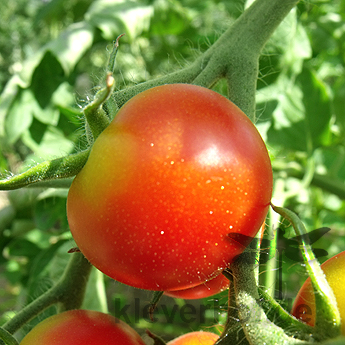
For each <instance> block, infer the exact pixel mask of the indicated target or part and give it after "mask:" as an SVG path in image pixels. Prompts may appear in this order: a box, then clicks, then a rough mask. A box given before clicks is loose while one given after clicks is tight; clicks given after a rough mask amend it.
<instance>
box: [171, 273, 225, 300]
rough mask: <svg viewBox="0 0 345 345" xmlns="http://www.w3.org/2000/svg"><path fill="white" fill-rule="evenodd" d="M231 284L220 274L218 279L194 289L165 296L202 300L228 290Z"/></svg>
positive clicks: (172, 292) (177, 291)
mask: <svg viewBox="0 0 345 345" xmlns="http://www.w3.org/2000/svg"><path fill="white" fill-rule="evenodd" d="M229 284H230V282H229V280H228V279H227V278H226V277H225V276H224V275H223V274H219V275H218V276H217V277H216V278H213V279H211V280H209V281H207V282H204V283H202V284H200V285H197V286H194V287H192V288H189V289H185V290H175V291H165V292H164V294H165V295H167V296H170V297H174V298H183V299H200V298H206V297H210V296H213V295H215V294H217V293H220V292H222V291H224V290H226V289H228V288H229Z"/></svg>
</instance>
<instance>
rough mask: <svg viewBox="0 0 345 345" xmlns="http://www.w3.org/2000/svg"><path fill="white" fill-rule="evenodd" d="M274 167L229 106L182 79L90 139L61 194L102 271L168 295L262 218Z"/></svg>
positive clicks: (131, 104)
mask: <svg viewBox="0 0 345 345" xmlns="http://www.w3.org/2000/svg"><path fill="white" fill-rule="evenodd" d="M272 184H273V177H272V168H271V162H270V159H269V155H268V152H267V149H266V146H265V143H264V142H263V140H262V138H261V136H260V134H259V132H258V131H257V129H256V127H255V126H254V125H253V123H252V122H251V121H250V120H249V118H248V117H247V116H246V115H245V114H244V113H243V112H242V111H241V110H240V109H239V108H238V107H236V105H234V104H233V103H232V102H230V101H229V100H228V99H227V98H225V97H224V96H222V95H220V94H218V93H217V92H215V91H212V90H209V89H206V88H203V87H200V86H196V85H189V84H170V85H162V86H157V87H154V88H151V89H149V90H146V91H144V92H142V93H140V94H138V95H136V96H135V97H133V98H132V99H131V100H129V101H128V102H127V103H126V104H125V105H123V107H122V108H121V109H120V111H119V112H118V113H117V115H116V116H115V118H114V119H113V121H112V122H111V123H110V125H109V126H108V127H107V128H106V129H105V130H104V131H103V132H102V133H101V134H100V136H99V137H98V138H97V139H96V140H95V142H94V144H93V147H92V150H91V153H90V156H89V159H88V161H87V163H86V165H85V166H84V168H83V169H82V170H81V172H80V173H79V174H78V175H77V176H76V178H75V179H74V181H73V183H72V186H71V188H70V191H69V194H68V199H67V215H68V221H69V225H70V229H71V232H72V235H73V237H74V239H75V241H76V244H77V246H78V247H79V249H80V250H81V252H82V253H83V254H84V255H85V257H86V258H87V259H88V260H89V261H90V262H91V263H92V264H93V265H94V266H95V267H96V268H98V269H99V270H101V271H102V272H103V273H105V274H106V275H108V276H109V277H111V278H113V279H115V280H118V281H119V282H122V283H124V284H127V285H131V286H134V287H137V288H142V289H147V290H160V291H168V290H169V291H173V290H182V289H187V288H191V287H194V286H197V285H200V284H202V283H204V282H206V281H208V280H210V279H212V278H214V277H216V276H217V275H218V274H220V273H221V272H222V271H223V270H224V269H225V268H226V267H227V266H228V265H229V263H230V262H231V261H232V259H233V258H234V257H235V256H237V255H239V254H240V253H241V252H242V251H243V250H244V249H245V247H246V246H247V245H248V243H244V242H246V241H242V242H243V243H240V242H241V241H236V240H234V239H233V238H231V237H229V236H228V234H229V233H235V234H237V233H240V234H243V235H245V236H244V238H249V239H250V238H253V237H254V236H255V235H256V233H257V232H258V230H259V229H260V226H261V224H262V222H263V220H264V218H265V216H266V214H267V211H268V207H269V203H270V200H271V195H272Z"/></svg>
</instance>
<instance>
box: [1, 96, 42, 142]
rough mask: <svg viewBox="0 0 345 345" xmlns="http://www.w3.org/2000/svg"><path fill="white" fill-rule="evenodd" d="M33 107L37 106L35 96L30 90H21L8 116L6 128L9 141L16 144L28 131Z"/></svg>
mask: <svg viewBox="0 0 345 345" xmlns="http://www.w3.org/2000/svg"><path fill="white" fill-rule="evenodd" d="M32 107H35V98H34V97H33V95H32V93H31V92H30V90H21V92H20V94H19V97H17V98H16V100H15V101H14V103H13V104H12V106H11V109H10V111H9V113H8V115H7V117H6V122H5V130H6V137H7V138H8V141H9V143H11V144H14V143H15V142H16V141H17V140H18V139H19V138H20V136H21V135H22V134H23V132H24V131H26V130H27V129H28V128H29V127H30V125H31V122H32V119H33V113H32V111H31V109H32Z"/></svg>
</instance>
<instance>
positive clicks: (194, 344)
mask: <svg viewBox="0 0 345 345" xmlns="http://www.w3.org/2000/svg"><path fill="white" fill-rule="evenodd" d="M218 338H219V336H218V335H216V334H214V333H210V332H201V331H200V332H191V333H186V334H183V335H181V336H180V337H178V338H176V339H174V340H171V341H169V342H168V343H167V345H213V344H214V343H215V342H216V341H217V340H218Z"/></svg>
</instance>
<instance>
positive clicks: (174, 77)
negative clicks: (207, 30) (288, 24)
mask: <svg viewBox="0 0 345 345" xmlns="http://www.w3.org/2000/svg"><path fill="white" fill-rule="evenodd" d="M297 3H298V0H284V1H282V0H256V1H255V2H254V3H253V5H252V6H250V7H249V8H248V9H247V10H246V11H245V12H244V13H243V14H242V15H241V16H240V17H239V18H238V19H237V20H236V21H235V23H234V24H233V25H232V26H231V27H230V28H229V29H228V30H227V31H226V32H224V34H223V35H222V36H221V37H220V38H219V39H218V41H217V42H216V43H215V44H214V45H213V46H211V47H210V48H209V49H208V50H207V51H206V52H205V53H203V54H202V55H201V56H200V57H199V58H198V59H196V60H195V61H194V62H193V63H192V64H191V65H190V66H188V67H187V68H185V69H183V70H181V71H178V72H175V73H173V74H170V75H167V76H164V77H162V78H159V79H156V80H152V81H149V82H145V83H142V84H138V85H135V86H133V87H131V88H127V89H125V90H120V91H117V92H115V93H114V98H115V100H116V102H117V105H118V106H119V107H121V106H122V105H123V104H124V103H125V102H126V101H127V100H129V99H130V98H131V97H133V96H134V95H136V94H138V93H139V92H142V91H144V90H146V89H148V88H151V87H153V86H157V85H162V84H165V83H168V84H171V83H193V84H197V85H201V86H204V87H211V86H212V85H213V84H214V83H215V82H216V81H217V80H218V79H220V78H223V77H226V78H227V80H228V85H229V99H230V100H231V101H233V102H234V103H235V104H236V105H237V106H238V107H239V108H241V109H242V111H244V113H246V114H247V115H248V116H249V117H250V118H251V119H252V120H253V121H255V91H256V80H257V77H258V61H259V57H260V54H261V51H262V49H263V47H264V45H265V44H266V42H267V41H268V39H269V38H270V37H271V35H272V33H273V32H274V30H275V29H276V28H277V26H278V25H279V24H280V23H281V22H282V21H283V20H284V18H285V17H286V15H287V14H288V13H289V12H290V10H291V9H292V8H293V7H294V6H295V5H296V4H297Z"/></svg>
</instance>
